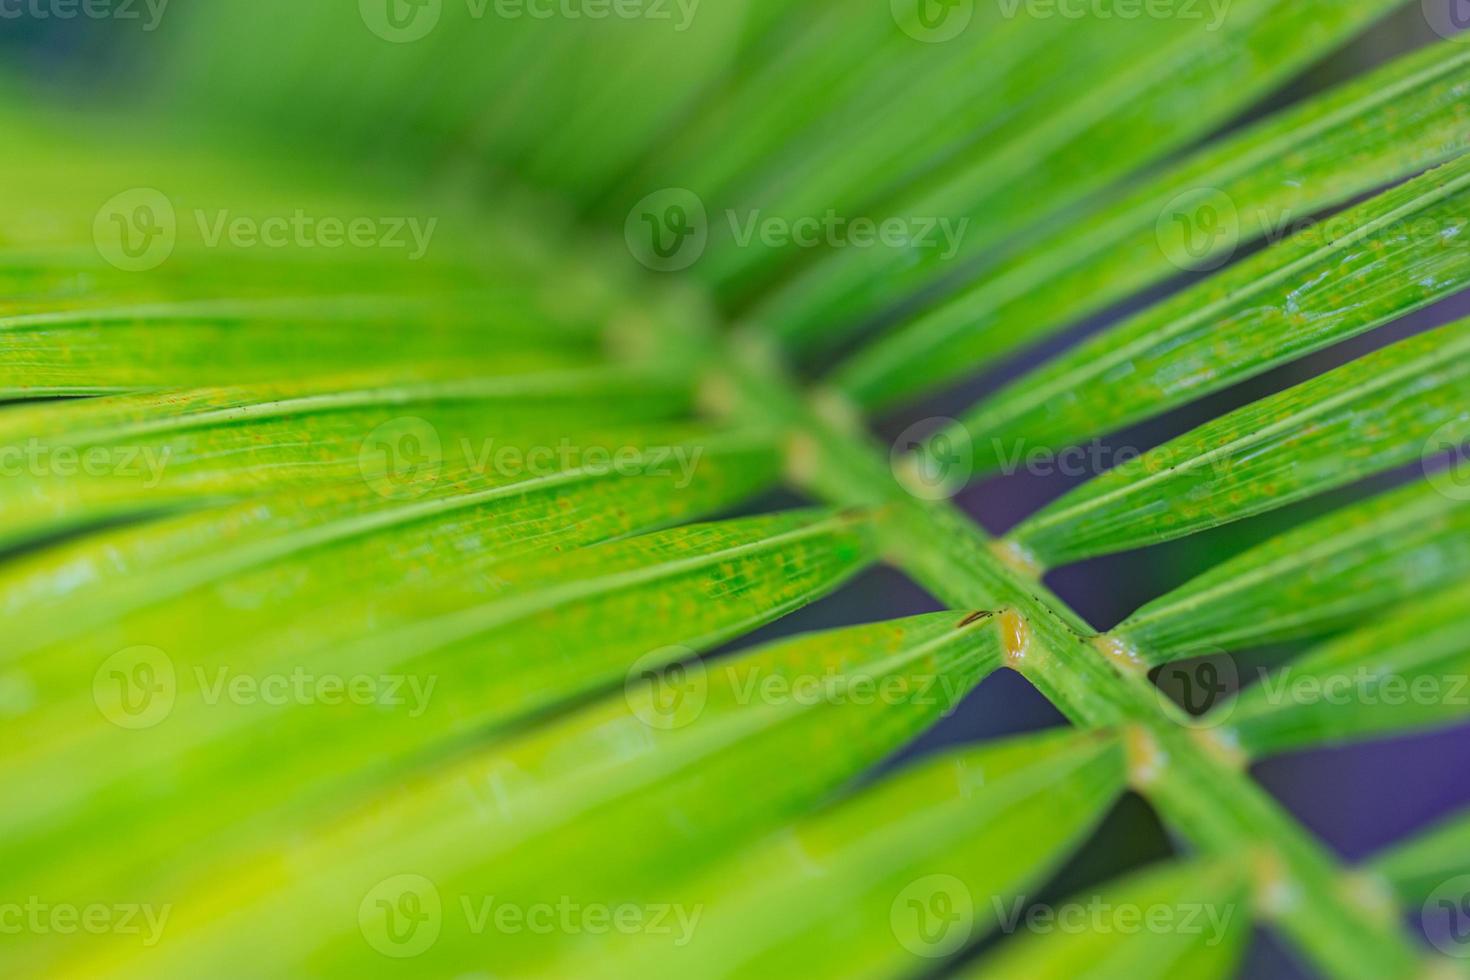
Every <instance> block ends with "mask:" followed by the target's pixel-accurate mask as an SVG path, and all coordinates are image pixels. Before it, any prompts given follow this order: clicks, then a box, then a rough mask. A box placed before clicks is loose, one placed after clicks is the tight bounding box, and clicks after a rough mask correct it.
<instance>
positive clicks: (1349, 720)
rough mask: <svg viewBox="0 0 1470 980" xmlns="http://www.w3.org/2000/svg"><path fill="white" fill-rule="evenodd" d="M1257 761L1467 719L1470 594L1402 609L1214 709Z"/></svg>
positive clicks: (1447, 594) (1463, 590)
mask: <svg viewBox="0 0 1470 980" xmlns="http://www.w3.org/2000/svg"><path fill="white" fill-rule="evenodd" d="M1215 711H1216V721H1217V722H1219V723H1221V724H1228V725H1229V726H1230V727H1229V729H1228V730H1227V731H1226V732H1225V733H1224V734H1225V737H1226V738H1227V739H1229V740H1231V741H1235V742H1238V744H1239V745H1240V746H1241V748H1243V749H1244V750H1245V751H1246V753H1247V754H1249V755H1250V756H1252V757H1258V756H1263V755H1271V754H1274V753H1278V752H1284V751H1288V750H1292V749H1300V748H1310V747H1313V746H1319V745H1331V744H1338V743H1343V742H1352V741H1361V740H1364V739H1371V738H1380V737H1383V736H1387V735H1392V734H1397V733H1401V732H1406V731H1414V730H1417V729H1422V728H1430V727H1435V726H1439V725H1447V724H1452V723H1455V722H1460V721H1463V720H1465V718H1466V717H1470V587H1467V586H1464V585H1460V586H1457V587H1455V588H1453V589H1449V590H1447V591H1444V592H1441V593H1439V594H1437V595H1434V596H1431V597H1430V598H1428V599H1425V600H1422V601H1419V602H1416V603H1413V604H1411V605H1407V606H1403V607H1401V608H1399V609H1396V610H1395V611H1394V612H1393V613H1392V614H1391V615H1389V616H1386V617H1382V618H1380V619H1378V620H1375V621H1371V622H1369V623H1368V624H1367V625H1365V626H1364V627H1363V628H1362V629H1360V630H1358V631H1356V632H1354V633H1350V634H1348V635H1347V636H1344V637H1342V638H1340V639H1337V640H1334V641H1332V642H1331V643H1328V644H1326V645H1325V646H1323V647H1321V648H1319V649H1318V650H1316V651H1315V652H1312V653H1309V654H1307V655H1306V656H1304V657H1302V658H1300V659H1299V660H1295V661H1293V662H1291V663H1289V664H1287V665H1286V666H1284V667H1282V668H1281V669H1280V670H1279V671H1278V672H1276V673H1275V674H1274V675H1267V676H1263V677H1262V678H1261V681H1260V683H1258V684H1256V685H1255V686H1254V687H1251V688H1249V689H1247V690H1246V691H1245V692H1243V693H1242V694H1241V695H1240V697H1239V698H1238V699H1236V700H1234V701H1227V702H1225V703H1224V704H1223V705H1221V706H1220V707H1218V708H1216V709H1215Z"/></svg>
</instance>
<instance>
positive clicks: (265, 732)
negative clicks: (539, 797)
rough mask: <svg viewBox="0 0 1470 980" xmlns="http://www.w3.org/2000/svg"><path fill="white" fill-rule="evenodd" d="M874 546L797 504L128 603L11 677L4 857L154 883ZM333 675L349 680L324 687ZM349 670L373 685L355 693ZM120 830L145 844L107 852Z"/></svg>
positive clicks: (840, 576) (700, 638)
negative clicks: (151, 604) (274, 585)
mask: <svg viewBox="0 0 1470 980" xmlns="http://www.w3.org/2000/svg"><path fill="white" fill-rule="evenodd" d="M871 557H872V547H871V544H870V542H869V541H868V539H867V528H866V526H865V524H864V522H863V519H862V518H861V517H860V516H857V515H849V516H831V515H826V514H823V513H820V512H803V511H798V512H791V513H786V514H779V515H774V516H768V517H757V518H746V519H741V520H736V521H728V522H722V523H715V524H704V525H691V526H687V527H681V528H676V529H673V530H668V531H661V532H656V533H652V534H646V535H642V536H639V537H633V538H628V539H625V540H621V541H614V542H610V543H606V544H601V545H596V546H594V547H589V548H582V549H576V550H572V551H569V552H567V553H565V554H556V553H554V552H553V553H550V554H541V555H539V556H532V557H530V558H528V559H527V560H522V561H509V562H504V563H501V564H499V565H492V566H490V567H488V568H484V569H482V570H481V571H480V572H479V573H478V574H475V575H469V576H465V579H466V580H465V581H464V582H459V581H457V580H456V579H454V578H452V577H449V578H446V579H445V580H436V579H430V580H428V581H427V582H408V583H405V584H404V585H403V586H402V587H399V588H395V589H393V590H391V591H390V592H389V593H388V594H387V595H386V596H385V597H377V596H369V597H366V598H357V597H353V598H347V599H339V600H338V601H337V602H336V603H335V604H333V605H332V606H330V607H327V608H323V609H321V610H316V611H313V612H311V613H307V614H305V615H302V614H300V613H297V615H296V616H295V617H294V619H287V620H286V621H285V622H283V623H280V624H277V623H274V622H271V621H269V620H270V619H271V618H272V617H265V618H266V619H267V620H268V621H267V622H263V623H259V624H258V625H257V626H256V629H255V630H254V631H253V632H252V633H251V634H250V635H248V636H245V637H241V636H231V635H228V634H225V635H221V634H220V632H219V631H218V629H217V628H216V624H213V623H210V622H200V621H199V620H198V618H197V613H196V612H195V610H194V608H193V607H192V605H191V601H190V600H191V598H192V597H190V596H184V597H181V598H180V599H179V600H178V601H177V602H176V603H175V604H173V605H172V606H165V607H162V608H161V609H159V610H156V611H152V612H151V613H145V615H144V617H143V619H144V622H147V621H148V620H149V619H151V620H152V621H153V622H154V623H155V624H163V625H167V626H168V627H169V629H168V631H167V632H163V633H160V632H158V631H157V630H156V629H155V630H151V631H150V630H145V629H143V628H141V627H140V625H139V624H138V623H137V622H130V621H127V620H124V621H122V622H120V623H116V624H109V625H108V626H107V627H106V628H104V629H101V630H99V631H97V633H96V634H95V635H93V636H82V637H77V638H75V639H73V640H71V641H69V642H68V643H66V644H64V645H62V646H61V647H59V648H56V649H49V650H42V651H38V652H37V653H35V654H33V655H31V656H30V657H28V658H27V659H26V660H25V661H24V662H22V663H20V664H17V665H15V666H14V667H13V668H12V670H11V671H9V677H8V678H7V679H8V685H7V687H8V689H9V690H12V691H14V690H22V691H30V692H31V696H30V697H29V699H28V703H26V704H24V705H22V706H21V707H22V709H23V710H22V712H21V713H20V715H19V717H18V718H17V719H15V720H13V721H12V722H11V723H9V724H7V726H6V727H7V732H6V736H7V745H8V752H7V756H6V758H5V759H4V760H3V763H0V769H3V770H4V773H5V778H6V779H7V780H8V781H12V782H14V783H15V784H16V785H25V786H31V787H36V791H35V792H32V793H28V794H27V795H26V796H25V798H24V799H23V800H22V801H18V802H17V805H15V806H13V807H10V808H7V810H6V811H5V813H4V814H3V815H0V822H3V824H4V826H5V827H6V832H5V835H4V841H5V851H6V854H5V857H4V860H3V861H0V863H3V865H4V866H5V867H6V869H7V872H8V873H9V874H11V875H15V876H17V877H19V878H20V880H22V881H25V880H30V879H29V876H31V875H35V874H40V875H56V874H58V872H64V873H61V874H60V879H61V880H66V881H69V882H73V883H75V884H77V886H78V887H81V886H82V885H84V884H86V883H87V882H93V883H94V884H96V885H97V887H98V888H104V887H107V888H117V887H121V886H141V883H142V882H143V881H145V880H147V872H146V869H147V868H149V867H151V866H152V861H153V860H161V856H162V855H166V854H170V853H175V852H177V851H178V850H179V849H180V848H181V847H182V846H184V844H181V841H182V842H189V841H194V842H197V843H199V844H201V845H204V846H208V845H209V844H211V838H212V836H213V835H215V834H219V833H225V832H227V831H228V832H231V833H245V832H248V831H250V830H251V828H252V827H254V828H255V829H256V830H258V829H259V821H260V820H262V819H263V818H268V817H269V816H270V814H271V813H272V812H273V811H276V810H278V809H279V808H280V807H281V806H282V805H283V804H286V803H290V804H291V805H293V806H306V807H310V806H312V805H320V804H321V803H322V802H324V801H328V800H330V799H332V797H333V796H334V794H336V793H340V792H342V791H343V790H344V789H345V790H350V789H351V787H352V786H353V785H354V784H356V783H358V782H361V781H363V780H365V779H371V778H374V777H376V778H382V777H383V776H385V775H388V774H390V773H392V772H393V771H394V769H395V767H396V765H401V764H402V763H404V762H405V761H406V760H409V759H412V758H413V757H414V756H415V755H417V754H420V753H423V752H425V751H427V750H431V749H434V748H436V747H437V748H439V749H440V750H442V749H443V747H444V746H446V745H452V744H453V743H454V742H455V741H456V740H464V739H469V738H473V737H477V736H478V737H483V736H484V735H485V734H487V733H491V732H499V731H502V730H504V729H506V728H507V727H508V726H510V725H511V724H514V723H518V722H524V721H525V720H526V719H528V718H530V717H531V716H534V715H536V714H539V713H543V712H545V711H547V710H548V709H550V708H552V707H554V706H556V705H558V704H560V703H563V702H565V701H567V700H569V699H571V698H574V697H576V696H578V695H582V694H586V693H589V692H592V691H596V690H599V689H604V688H606V687H608V686H609V685H611V684H613V683H615V682H616V681H618V680H620V679H622V678H623V677H624V675H625V674H626V673H627V671H628V670H629V667H630V665H632V664H633V663H634V662H635V661H639V658H643V659H642V660H641V661H639V662H641V663H643V664H645V665H657V664H660V663H665V662H669V661H673V660H678V659H681V658H684V657H687V656H689V655H690V654H691V653H692V652H693V651H696V650H700V649H705V648H709V647H712V646H714V645H716V644H718V643H719V642H721V641H723V640H726V639H729V638H731V637H734V636H738V635H740V634H741V633H743V632H746V631H748V630H750V629H753V628H754V627H756V626H758V625H760V624H761V623H765V622H769V621H770V620H773V619H776V618H778V617H780V616H781V615H783V614H785V613H786V612H789V611H791V610H792V609H795V608H797V607H799V606H801V605H804V604H805V603H807V602H810V601H812V600H813V599H815V598H817V597H818V596H820V595H822V594H825V593H826V592H828V591H830V590H832V589H834V588H836V587H837V586H838V585H839V584H841V582H843V581H844V580H845V579H846V578H848V577H849V576H851V575H852V574H854V573H855V572H857V571H859V570H860V569H861V568H862V567H863V566H864V565H865V564H866V563H867V562H868V561H870V560H871ZM203 599H204V600H206V601H204V602H203V603H201V604H200V606H201V608H203V609H205V610H207V609H208V608H209V604H208V601H207V600H208V599H209V596H208V595H207V594H206V595H205V596H204V597H203ZM170 614H172V615H170ZM120 637H121V638H125V641H120V639H119V638H120ZM119 642H126V644H127V645H125V646H117V645H115V644H117V643H119ZM298 677H299V678H301V680H299V681H298V680H297V678H298ZM278 678H286V679H285V680H278ZM334 678H335V679H336V680H333V679H334ZM359 678H366V681H360V680H354V679H359ZM393 679H397V683H390V681H392V680H393ZM327 682H330V686H331V693H330V696H328V694H327V693H320V694H319V693H317V692H319V691H320V692H326V690H327ZM349 682H351V683H356V684H358V685H359V687H362V688H370V689H371V690H370V691H369V692H368V693H370V694H372V695H373V696H372V697H371V698H364V697H354V698H352V699H346V698H345V696H344V694H343V693H342V691H343V688H344V687H345V686H346V685H347V684H348V683H349ZM368 682H371V683H368ZM303 685H304V690H305V691H306V693H305V694H301V693H293V692H299V691H300V690H303ZM237 686H243V687H242V689H243V690H244V692H245V693H244V694H237V693H236V689H237ZM390 694H391V695H393V697H392V698H391V699H390V698H389V697H388V695H390ZM262 759H269V760H271V764H270V765H268V766H262V765H261V760H262ZM159 808H162V810H163V811H164V812H166V813H168V814H169V818H168V819H160V817H159V812H160V810H159ZM171 821H177V823H174V822H171ZM119 833H125V834H127V836H128V839H129V842H130V846H129V847H128V848H127V849H126V850H125V851H117V850H112V851H106V852H105V854H99V852H98V847H99V845H102V844H104V842H106V841H108V840H112V839H115V837H116V835H117V834H119ZM215 846H218V844H217V842H216V843H215ZM104 858H105V859H104ZM150 859H151V860H150ZM17 887H19V886H17Z"/></svg>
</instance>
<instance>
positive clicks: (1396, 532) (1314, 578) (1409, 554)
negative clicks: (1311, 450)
mask: <svg viewBox="0 0 1470 980" xmlns="http://www.w3.org/2000/svg"><path fill="white" fill-rule="evenodd" d="M1467 578H1470V494H1463V495H1460V496H1459V497H1456V496H1452V495H1449V494H1446V493H1445V492H1444V490H1443V489H1442V488H1441V486H1440V485H1439V484H1436V483H1424V482H1421V483H1417V484H1414V485H1411V486H1408V487H1405V488H1403V489H1401V490H1396V491H1393V492H1390V493H1384V494H1379V495H1378V496H1376V497H1372V498H1370V499H1368V500H1365V501H1362V502H1361V503H1357V504H1353V505H1351V506H1348V507H1343V508H1341V509H1340V510H1337V511H1334V512H1333V513H1331V514H1328V515H1327V516H1325V517H1322V518H1319V519H1317V520H1314V521H1311V522H1309V523H1307V524H1305V525H1303V526H1301V527H1298V528H1294V529H1293V530H1291V531H1289V532H1287V533H1285V534H1282V535H1278V536H1277V537H1275V538H1273V539H1272V540H1270V541H1267V542H1265V543H1264V544H1261V545H1259V546H1257V547H1255V548H1252V549H1250V550H1249V551H1247V552H1245V553H1244V554H1241V555H1238V556H1236V557H1235V558H1232V559H1231V560H1229V561H1226V562H1223V563H1221V564H1220V565H1217V566H1216V567H1214V568H1212V569H1210V570H1209V571H1208V572H1205V573H1204V574H1203V575H1200V576H1199V577H1197V578H1195V579H1194V580H1192V581H1190V582H1189V583H1187V584H1185V585H1183V586H1181V587H1179V588H1177V589H1175V590H1174V591H1172V592H1170V593H1168V594H1167V595H1164V596H1161V597H1160V598H1158V599H1155V600H1154V601H1153V602H1150V603H1148V604H1147V605H1145V606H1144V607H1143V608H1141V609H1139V610H1138V611H1137V612H1135V613H1134V614H1133V615H1131V616H1129V617H1128V618H1127V619H1126V620H1124V621H1123V622H1122V623H1121V624H1119V625H1118V626H1117V627H1116V628H1115V629H1113V630H1112V632H1111V633H1110V634H1109V635H1110V636H1111V637H1113V638H1114V639H1116V640H1117V641H1119V642H1120V643H1122V644H1124V645H1125V647H1126V648H1128V649H1131V650H1133V651H1135V652H1136V653H1137V654H1138V655H1140V656H1142V657H1143V659H1144V660H1145V661H1147V662H1148V663H1149V664H1150V665H1154V666H1156V665H1158V664H1161V663H1165V662H1167V661H1170V660H1175V659H1178V658H1180V657H1186V656H1190V655H1192V654H1197V653H1201V652H1206V653H1208V652H1213V650H1215V649H1227V650H1230V649H1241V648H1244V647H1250V646H1255V645H1259V644H1264V643H1274V642H1278V641H1281V640H1289V639H1295V638H1298V637H1302V636H1312V635H1315V634H1320V633H1326V632H1330V631H1332V630H1336V629H1340V628H1342V627H1346V626H1353V625H1356V624H1358V623H1361V622H1363V621H1365V620H1367V619H1368V618H1370V617H1372V616H1375V615H1378V614H1380V613H1381V611H1383V610H1385V609H1387V608H1389V607H1390V606H1392V605H1393V604H1395V603H1397V602H1399V601H1401V600H1404V599H1409V598H1413V597H1415V596H1421V595H1424V594H1426V593H1429V592H1433V591H1436V590H1437V589H1439V588H1442V587H1444V586H1446V585H1449V584H1451V583H1453V582H1456V581H1460V580H1463V579H1467Z"/></svg>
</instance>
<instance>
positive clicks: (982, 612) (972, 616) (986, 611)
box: [955, 609, 995, 630]
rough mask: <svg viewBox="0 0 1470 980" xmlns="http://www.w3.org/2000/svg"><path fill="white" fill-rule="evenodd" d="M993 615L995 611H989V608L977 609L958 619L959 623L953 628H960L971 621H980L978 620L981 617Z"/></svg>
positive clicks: (986, 617)
mask: <svg viewBox="0 0 1470 980" xmlns="http://www.w3.org/2000/svg"><path fill="white" fill-rule="evenodd" d="M994 615H995V613H993V612H991V611H990V610H989V609H981V610H978V611H977V612H972V613H970V615H968V616H966V617H965V618H964V619H962V620H960V625H958V626H956V627H955V629H957V630H962V629H964V628H965V627H966V626H969V625H970V624H971V623H978V622H980V620H982V619H989V618H990V617H991V616H994Z"/></svg>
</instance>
